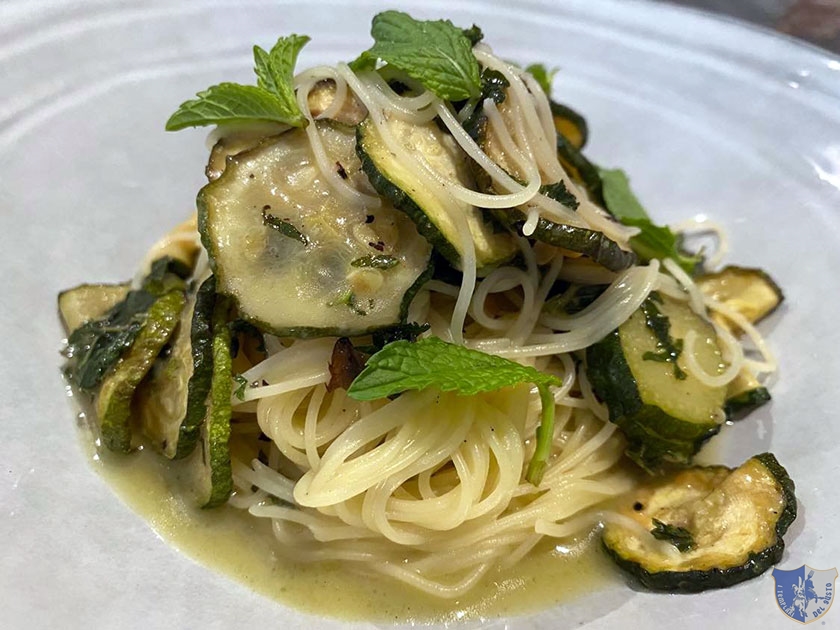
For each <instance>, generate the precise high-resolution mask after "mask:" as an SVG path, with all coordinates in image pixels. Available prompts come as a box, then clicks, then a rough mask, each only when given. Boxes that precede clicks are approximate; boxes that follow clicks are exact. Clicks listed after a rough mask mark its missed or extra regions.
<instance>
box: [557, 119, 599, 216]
mask: <svg viewBox="0 0 840 630" xmlns="http://www.w3.org/2000/svg"><path fill="white" fill-rule="evenodd" d="M557 157H558V158H559V159H560V163H561V164H562V165H563V168H565V169H566V171H567V172H568V173H569V175H570V176H571V177H572V179H573V180H575V181H576V182H577V183H578V184H580V185H582V186H583V187H584V188H585V189H586V192H587V193H588V194H589V198H590V199H591V200H592V201H593V202H595V203H597V204H598V205H599V206H601V207H602V208H606V207H607V206H606V203H604V184H603V183H602V182H601V176H600V175H599V174H598V169H597V168H595V165H594V164H592V162H590V161H589V160H587V159H586V157H584V155H583V153H581V152H580V151H579V150H578V149H576V148H575V147H574V146H573V145H572V143H571V142H569V140H567V139H566V138H565V137H564V136H562V135H560V134H559V133H558V134H557Z"/></svg>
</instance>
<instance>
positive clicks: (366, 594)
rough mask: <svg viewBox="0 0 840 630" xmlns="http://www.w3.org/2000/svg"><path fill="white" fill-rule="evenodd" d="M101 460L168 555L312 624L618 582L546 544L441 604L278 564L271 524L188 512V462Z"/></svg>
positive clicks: (485, 608)
mask: <svg viewBox="0 0 840 630" xmlns="http://www.w3.org/2000/svg"><path fill="white" fill-rule="evenodd" d="M84 437H85V438H88V439H85V442H86V443H87V444H91V440H90V439H89V437H88V436H84ZM91 455H92V453H91ZM100 457H101V459H100V458H95V461H94V467H95V469H96V470H97V472H99V473H100V474H101V475H102V476H103V477H104V478H105V479H106V480H107V481H108V482H109V483H110V485H111V487H112V488H113V489H114V491H115V492H116V493H117V494H118V495H119V496H120V498H122V500H123V501H125V503H126V504H128V506H129V507H131V509H132V510H134V511H135V512H137V513H138V514H139V515H140V516H142V517H143V518H144V519H146V521H148V523H149V524H150V525H151V527H152V528H153V529H154V530H155V532H157V533H158V534H159V535H160V536H161V537H163V538H165V539H166V540H167V541H168V542H169V543H170V544H172V545H173V546H174V547H175V548H177V549H178V550H180V551H182V552H183V553H185V554H187V555H188V556H190V557H191V558H193V559H195V560H196V561H198V562H200V563H201V564H203V565H205V566H207V567H210V568H211V569H213V570H216V571H220V572H222V573H224V574H226V575H227V576H229V577H230V578H232V579H234V580H236V581H238V582H241V583H242V584H245V585H247V586H248V587H250V588H252V589H254V590H255V591H257V592H258V593H261V594H263V595H265V596H267V597H270V598H272V599H275V600H277V601H278V602H280V603H282V604H285V605H288V606H292V607H294V608H297V609H300V610H304V611H306V612H310V613H313V614H318V615H326V616H330V617H337V618H342V619H348V620H361V619H364V620H371V621H398V622H411V621H421V622H433V621H439V622H443V621H447V620H455V619H470V618H472V619H476V618H482V617H499V616H506V615H513V614H517V613H526V612H529V611H533V610H537V609H543V608H548V607H550V606H554V605H558V604H562V603H564V602H568V601H570V600H573V599H575V598H576V597H580V596H581V595H583V594H585V593H587V592H590V591H593V590H600V589H601V588H603V587H605V585H606V584H607V583H608V582H614V581H615V580H616V571H615V569H614V568H613V567H612V565H611V564H610V562H609V560H607V559H606V558H605V557H604V554H602V553H601V552H600V549H599V548H598V547H599V545H597V544H588V545H587V546H586V547H585V548H584V549H583V551H581V552H579V553H576V554H572V555H571V556H563V555H561V554H558V553H557V552H556V551H555V550H554V548H553V546H552V545H548V544H545V545H543V546H542V547H538V548H537V549H536V550H535V551H534V552H532V553H531V554H529V556H528V557H526V558H525V559H524V560H523V561H521V562H520V563H519V564H518V565H517V566H516V567H514V568H513V569H511V570H508V571H505V572H496V573H491V574H490V575H489V576H488V577H487V578H486V579H485V580H484V581H483V582H482V583H481V584H480V585H479V586H478V587H476V589H474V590H473V591H472V592H471V593H470V594H468V595H467V596H465V597H462V598H460V599H457V600H439V599H437V598H433V597H430V596H428V595H425V594H423V593H420V592H418V591H415V590H414V589H413V588H410V587H407V586H406V585H404V584H402V583H400V582H397V581H394V580H391V579H388V578H384V577H378V576H365V578H364V579H361V580H360V579H359V576H358V574H354V573H352V572H350V571H348V570H347V569H346V568H344V567H342V566H340V565H338V564H336V563H329V564H318V565H298V564H293V563H289V562H288V561H285V560H284V559H283V558H280V557H278V555H277V553H276V545H277V544H278V543H277V542H276V541H275V539H274V537H273V535H272V533H271V523H270V520H269V519H258V518H256V517H252V516H250V515H249V514H248V513H247V512H246V511H244V510H239V509H236V508H233V507H231V506H223V507H221V508H217V509H215V510H207V511H203V510H200V509H198V508H194V507H193V506H192V504H191V503H190V496H189V492H188V491H185V488H184V486H185V484H184V480H186V479H188V474H189V473H188V472H187V470H188V468H189V466H187V465H182V464H188V463H189V460H186V461H183V462H169V461H164V460H163V459H162V458H161V457H158V456H157V455H154V454H152V453H150V452H139V453H133V454H131V455H125V456H115V455H112V454H110V453H104V454H102V455H101V456H100Z"/></svg>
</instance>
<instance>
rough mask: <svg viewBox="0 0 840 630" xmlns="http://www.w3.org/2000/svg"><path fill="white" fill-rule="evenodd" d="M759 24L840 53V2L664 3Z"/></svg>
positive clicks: (724, 0) (701, 0)
mask: <svg viewBox="0 0 840 630" xmlns="http://www.w3.org/2000/svg"><path fill="white" fill-rule="evenodd" d="M661 1H663V2H665V1H667V3H669V4H676V5H680V6H684V7H692V8H696V9H702V10H704V11H709V12H711V13H718V14H721V15H727V16H730V17H734V18H738V19H741V20H744V21H747V22H752V23H753V24H759V25H761V26H765V27H767V28H771V29H773V30H776V31H780V32H782V33H787V34H788V35H793V36H795V37H799V38H801V39H804V40H806V41H808V42H810V43H812V44H815V45H817V46H821V47H823V48H826V49H828V50H830V51H832V52H835V53H840V0H661Z"/></svg>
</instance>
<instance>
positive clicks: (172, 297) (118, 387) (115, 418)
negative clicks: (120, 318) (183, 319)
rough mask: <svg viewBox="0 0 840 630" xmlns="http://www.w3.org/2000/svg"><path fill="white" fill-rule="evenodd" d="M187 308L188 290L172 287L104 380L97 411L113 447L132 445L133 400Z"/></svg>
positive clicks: (121, 449)
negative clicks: (186, 294) (185, 295)
mask: <svg viewBox="0 0 840 630" xmlns="http://www.w3.org/2000/svg"><path fill="white" fill-rule="evenodd" d="M183 308H184V292H183V291H181V290H178V289H175V290H172V291H169V292H168V293H165V294H164V295H163V296H161V297H160V298H158V299H157V300H156V301H155V302H154V304H152V306H151V307H150V308H149V311H148V314H147V316H146V321H145V323H144V324H143V327H142V328H141V329H140V332H139V333H138V335H137V337H136V338H135V339H134V341H133V343H132V345H131V347H130V348H129V349H128V351H127V352H126V353H124V354H123V356H122V357H120V360H119V361H118V362H117V364H116V365H115V366H114V368H113V369H112V370H111V372H110V373H109V375H108V376H107V377H106V378H105V380H104V381H103V382H102V385H101V387H100V389H99V393H98V394H97V398H96V411H97V416H98V418H99V428H100V432H101V434H102V443H103V444H104V445H105V446H106V447H107V448H108V449H109V450H111V451H115V452H120V453H128V452H130V451H131V449H132V444H131V441H132V428H131V400H132V398H133V397H134V392H135V390H136V389H137V386H138V385H140V382H141V381H142V380H143V378H144V377H145V376H146V374H147V373H148V371H149V369H150V368H151V367H152V363H154V361H155V358H156V357H157V356H158V355H159V354H160V351H161V350H162V349H163V346H164V345H165V344H166V342H167V341H168V340H169V338H170V337H171V336H172V333H173V332H174V330H175V327H176V326H177V325H178V320H179V318H180V314H181V311H182V310H183Z"/></svg>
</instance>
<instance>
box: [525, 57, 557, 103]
mask: <svg viewBox="0 0 840 630" xmlns="http://www.w3.org/2000/svg"><path fill="white" fill-rule="evenodd" d="M525 72H528V73H529V74H530V75H531V76H532V77H534V79H536V81H537V83H539V84H540V87H541V88H542V89H543V92H545V93H546V94H548V95H551V82H552V81H553V80H554V75H555V74H557V68H552V69H551V70H549V69H547V68H546V67H545V66H544V65H543V64H541V63H532V64H531V65H530V66H528V67H527V68H525Z"/></svg>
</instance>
